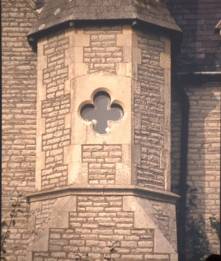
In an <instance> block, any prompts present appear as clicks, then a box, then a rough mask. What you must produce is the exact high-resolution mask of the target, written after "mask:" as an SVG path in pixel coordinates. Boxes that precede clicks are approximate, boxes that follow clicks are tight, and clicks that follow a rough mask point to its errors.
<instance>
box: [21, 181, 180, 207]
mask: <svg viewBox="0 0 221 261" xmlns="http://www.w3.org/2000/svg"><path fill="white" fill-rule="evenodd" d="M71 195H72V196H77V195H84V196H93V195H96V196H97V195H100V196H137V197H142V198H147V199H150V200H156V201H161V202H165V203H172V204H176V201H177V200H178V199H179V198H180V197H179V196H178V195H177V194H174V193H172V192H168V191H160V190H155V189H149V188H142V187H138V186H110V185H104V186H103V185H97V186H93V187H92V186H84V187H82V186H76V185H75V186H68V187H63V188H58V189H51V190H44V191H38V192H34V193H31V194H28V195H27V196H26V199H27V201H28V202H36V201H42V200H48V199H55V198H60V197H66V196H71Z"/></svg>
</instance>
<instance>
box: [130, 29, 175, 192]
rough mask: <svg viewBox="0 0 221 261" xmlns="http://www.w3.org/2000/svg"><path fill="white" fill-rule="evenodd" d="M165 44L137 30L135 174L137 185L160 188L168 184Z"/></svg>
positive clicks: (153, 36) (167, 101)
mask: <svg viewBox="0 0 221 261" xmlns="http://www.w3.org/2000/svg"><path fill="white" fill-rule="evenodd" d="M167 46H168V43H167V42H166V40H165V39H164V38H162V37H160V35H157V34H152V33H148V34H143V33H141V32H139V33H138V34H137V48H138V50H139V51H140V53H139V55H140V57H139V60H138V65H137V80H138V83H137V88H136V89H135V94H134V115H135V117H134V120H135V125H134V128H135V133H134V143H135V147H136V154H137V155H136V157H135V158H136V178H137V184H138V185H139V186H144V187H149V188H155V189H163V190H164V189H165V188H168V187H170V185H169V184H168V180H169V177H168V175H170V174H169V172H168V170H169V168H170V167H169V165H170V159H169V158H170V141H169V140H170V133H169V127H168V123H169V122H170V119H169V118H170V108H169V107H168V103H169V102H170V84H168V83H169V81H170V80H169V77H170V76H169V75H170V74H168V73H169V71H168V70H167V69H168V68H169V70H170V48H168V47H167ZM163 54H166V55H165V57H166V58H163ZM167 55H168V56H167ZM163 59H165V60H166V67H165V64H163V62H162V60H163Z"/></svg>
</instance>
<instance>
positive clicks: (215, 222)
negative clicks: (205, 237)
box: [209, 217, 220, 240]
mask: <svg viewBox="0 0 221 261" xmlns="http://www.w3.org/2000/svg"><path fill="white" fill-rule="evenodd" d="M209 220H210V225H211V227H212V228H213V229H214V230H215V231H216V234H217V236H218V237H219V240H220V222H219V221H218V220H217V219H216V218H215V217H210V218H209Z"/></svg>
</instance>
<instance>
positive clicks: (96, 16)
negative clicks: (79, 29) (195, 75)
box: [32, 0, 180, 40]
mask: <svg viewBox="0 0 221 261" xmlns="http://www.w3.org/2000/svg"><path fill="white" fill-rule="evenodd" d="M85 9H87V12H85ZM120 19H121V20H128V19H130V20H133V19H138V20H141V21H144V22H146V23H150V24H155V25H157V26H160V27H163V28H167V29H170V30H175V31H179V30H180V29H179V27H178V26H177V25H176V23H175V21H174V19H173V18H172V16H171V15H170V13H169V12H168V9H167V7H166V4H165V2H164V1H162V0H160V1H156V0H142V1H138V0H124V1H118V0H111V1H110V0H96V1H90V0H83V1H82V0H81V1H79V0H73V1H66V2H64V1H62V0H57V1H52V0H49V1H46V3H45V5H44V7H43V10H42V12H41V14H40V18H39V20H38V22H37V24H36V26H35V27H34V28H33V30H32V34H33V33H37V32H40V31H42V30H45V29H48V28H50V27H53V26H55V25H59V24H61V23H64V22H68V21H75V20H76V21H84V20H86V21H87V20H92V21H96V20H114V21H116V20H120ZM110 39H111V38H109V40H110Z"/></svg>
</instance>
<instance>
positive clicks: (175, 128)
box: [171, 91, 183, 195]
mask: <svg viewBox="0 0 221 261" xmlns="http://www.w3.org/2000/svg"><path fill="white" fill-rule="evenodd" d="M181 106H182V104H181V101H180V98H179V96H178V94H176V93H175V91H173V96H172V105H171V107H172V109H171V190H172V191H173V192H174V193H177V194H178V195H179V193H180V188H179V185H180V183H179V182H180V171H181V165H180V164H181V157H182V156H183V155H181V145H182V144H181V131H182V129H181V128H182V108H181Z"/></svg>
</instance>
